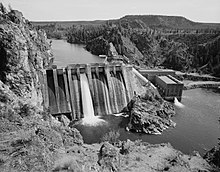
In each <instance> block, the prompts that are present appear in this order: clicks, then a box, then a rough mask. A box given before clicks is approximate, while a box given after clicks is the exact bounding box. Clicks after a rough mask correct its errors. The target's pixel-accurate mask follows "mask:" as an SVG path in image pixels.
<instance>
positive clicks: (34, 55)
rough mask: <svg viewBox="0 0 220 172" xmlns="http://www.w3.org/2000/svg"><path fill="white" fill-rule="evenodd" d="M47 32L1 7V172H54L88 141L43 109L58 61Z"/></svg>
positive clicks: (14, 12) (17, 13)
mask: <svg viewBox="0 0 220 172" xmlns="http://www.w3.org/2000/svg"><path fill="white" fill-rule="evenodd" d="M50 51H51V48H50V45H49V44H48V42H47V39H46V35H45V32H44V31H42V30H36V29H34V28H32V26H31V25H30V23H29V21H28V20H26V19H25V18H24V17H23V15H22V13H21V12H19V11H16V10H10V11H7V10H6V9H5V8H4V6H3V5H2V4H1V3H0V61H1V62H0V171H7V172H11V171H22V172H24V171H52V169H53V164H54V161H55V159H56V157H57V156H58V155H59V151H61V150H62V149H65V146H71V145H75V144H82V142H83V141H82V137H81V135H80V134H79V132H78V131H77V130H75V129H70V128H67V127H65V126H64V125H62V124H61V123H60V122H58V121H56V120H55V119H54V118H53V117H52V116H51V115H50V114H49V113H48V112H47V110H46V109H43V105H42V101H43V100H42V93H41V83H40V77H41V72H42V70H44V69H45V68H46V67H47V66H49V65H50V63H51V61H52V55H51V52H50Z"/></svg>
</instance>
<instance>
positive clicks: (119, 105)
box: [43, 63, 134, 120]
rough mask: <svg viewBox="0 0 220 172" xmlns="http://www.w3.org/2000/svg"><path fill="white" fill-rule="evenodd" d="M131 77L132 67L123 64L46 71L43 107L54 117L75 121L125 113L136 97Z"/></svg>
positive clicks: (86, 65)
mask: <svg viewBox="0 0 220 172" xmlns="http://www.w3.org/2000/svg"><path fill="white" fill-rule="evenodd" d="M131 73H132V67H131V66H125V65H124V64H121V63H119V64H105V63H100V64H80V65H79V64H71V65H68V66H67V67H65V68H62V69H57V68H51V69H47V70H46V71H45V72H44V75H43V76H44V77H43V80H44V91H43V98H44V105H45V107H47V108H48V109H49V111H50V113H51V114H52V115H58V114H70V118H71V119H72V120H77V119H81V118H83V117H85V115H88V113H94V115H95V116H102V115H108V114H114V113H120V112H122V111H126V110H127V106H128V104H129V102H130V101H131V99H132V98H133V95H134V89H133V86H132V83H131V82H130V78H131ZM88 90H89V92H88ZM85 99H90V100H91V101H89V100H85ZM87 106H90V109H91V106H93V110H88V107H87Z"/></svg>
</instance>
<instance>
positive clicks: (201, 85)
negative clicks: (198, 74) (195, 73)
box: [183, 81, 220, 90]
mask: <svg viewBox="0 0 220 172" xmlns="http://www.w3.org/2000/svg"><path fill="white" fill-rule="evenodd" d="M219 87H220V82H216V81H195V82H189V83H187V84H184V87H183V89H185V90H189V89H194V88H216V89H218V88H219Z"/></svg>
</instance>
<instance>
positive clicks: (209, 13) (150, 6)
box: [0, 0, 220, 23]
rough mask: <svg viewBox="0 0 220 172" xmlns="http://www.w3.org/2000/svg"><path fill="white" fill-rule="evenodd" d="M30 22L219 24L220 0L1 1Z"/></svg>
mask: <svg viewBox="0 0 220 172" xmlns="http://www.w3.org/2000/svg"><path fill="white" fill-rule="evenodd" d="M0 2H3V4H4V5H5V6H7V7H8V5H9V4H10V6H11V7H12V9H17V10H19V11H21V12H22V13H23V15H24V17H25V18H27V19H28V20H30V21H78V20H103V19H104V20H106V19H118V18H121V17H123V16H125V15H171V16H184V17H186V18H188V19H190V20H192V21H196V22H209V23H220V0H1V1H0Z"/></svg>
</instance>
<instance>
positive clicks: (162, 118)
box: [127, 93, 176, 134]
mask: <svg viewBox="0 0 220 172" xmlns="http://www.w3.org/2000/svg"><path fill="white" fill-rule="evenodd" d="M174 115H175V111H174V107H173V105H172V104H171V103H169V102H167V101H164V100H163V99H162V98H161V97H159V96H158V95H156V96H155V97H154V96H153V95H151V96H150V95H149V93H146V94H143V95H141V96H137V97H136V98H135V99H134V103H133V105H132V110H131V112H130V122H129V124H128V127H127V129H128V130H129V131H134V132H138V133H146V134H161V132H162V131H163V130H165V129H167V128H169V127H175V125H176V124H175V123H174V122H173V121H172V120H171V119H170V118H171V117H172V116H174Z"/></svg>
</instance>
